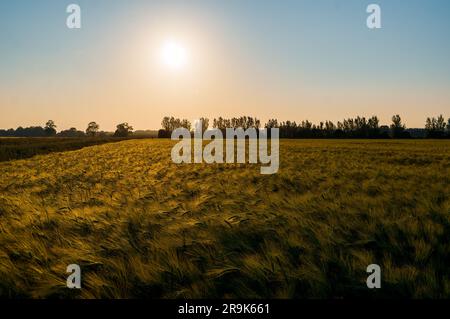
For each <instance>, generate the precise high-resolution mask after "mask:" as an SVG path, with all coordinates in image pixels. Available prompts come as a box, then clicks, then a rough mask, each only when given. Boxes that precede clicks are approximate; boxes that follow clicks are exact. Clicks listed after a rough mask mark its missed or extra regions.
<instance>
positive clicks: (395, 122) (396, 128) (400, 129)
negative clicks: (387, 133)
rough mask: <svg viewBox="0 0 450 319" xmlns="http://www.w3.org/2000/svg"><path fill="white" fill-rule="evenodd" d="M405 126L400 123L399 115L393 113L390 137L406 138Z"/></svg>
mask: <svg viewBox="0 0 450 319" xmlns="http://www.w3.org/2000/svg"><path fill="white" fill-rule="evenodd" d="M405 129H406V126H405V125H404V124H403V123H402V119H401V117H400V115H398V114H397V115H394V116H393V117H392V124H391V137H392V138H406V137H408V135H409V134H408V133H407V132H405Z"/></svg>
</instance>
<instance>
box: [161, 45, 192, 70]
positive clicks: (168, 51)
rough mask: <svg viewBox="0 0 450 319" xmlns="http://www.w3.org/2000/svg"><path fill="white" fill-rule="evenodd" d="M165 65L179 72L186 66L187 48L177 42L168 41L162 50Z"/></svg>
mask: <svg viewBox="0 0 450 319" xmlns="http://www.w3.org/2000/svg"><path fill="white" fill-rule="evenodd" d="M161 58H162V61H163V63H164V64H165V65H166V66H168V67H169V68H171V69H174V70H177V69H181V68H183V67H185V66H186V64H187V62H188V53H187V50H186V48H185V47H184V46H183V45H182V44H180V43H178V42H176V41H172V40H171V41H166V42H165V43H164V44H163V46H162V49H161Z"/></svg>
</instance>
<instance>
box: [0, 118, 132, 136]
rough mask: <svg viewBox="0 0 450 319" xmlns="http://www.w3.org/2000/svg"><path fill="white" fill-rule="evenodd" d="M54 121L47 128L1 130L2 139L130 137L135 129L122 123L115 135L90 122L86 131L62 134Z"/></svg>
mask: <svg viewBox="0 0 450 319" xmlns="http://www.w3.org/2000/svg"><path fill="white" fill-rule="evenodd" d="M56 128H57V126H56V124H55V122H54V121H53V120H49V121H47V123H45V126H43V127H42V126H31V127H25V128H24V127H21V126H20V127H18V128H17V129H9V130H1V129H0V136H1V137H108V136H114V137H128V136H130V135H131V134H133V127H132V126H131V125H129V124H128V123H120V124H118V125H117V126H116V131H115V132H114V133H109V132H104V131H100V125H98V124H97V123H96V122H90V123H89V124H88V126H87V128H86V130H85V131H79V130H78V129H76V128H75V127H72V128H70V129H68V130H63V131H60V132H57V131H56Z"/></svg>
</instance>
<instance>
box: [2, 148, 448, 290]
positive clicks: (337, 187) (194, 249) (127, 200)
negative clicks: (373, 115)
mask: <svg viewBox="0 0 450 319" xmlns="http://www.w3.org/2000/svg"><path fill="white" fill-rule="evenodd" d="M173 145H174V142H172V141H170V140H158V139H154V140H129V141H122V142H118V143H111V144H104V145H97V146H92V147H86V148H83V149H81V150H76V151H68V152H62V153H52V154H48V155H38V156H35V157H33V158H30V159H24V160H15V161H8V162H2V163H0V176H1V180H0V297H4V298H5V297H9V298H11V297H12V298H349V297H363V298H445V297H446V298H449V297H450V267H449V265H450V187H449V186H450V142H449V141H429V140H427V141H425V140H424V141H421V140H417V141H413V140H408V141H394V140H392V141H366V140H282V141H281V145H280V170H279V172H278V174H274V175H261V174H260V165H259V164H257V165H255V164H251V165H250V164H226V165H224V164H213V165H207V164H182V165H177V164H174V163H172V161H171V158H170V151H171V147H172V146H173ZM373 263H375V264H379V265H380V266H381V269H382V288H381V289H375V290H370V289H368V288H367V286H366V278H367V276H368V274H367V272H366V268H367V266H368V265H369V264H373ZM69 264H79V265H80V266H81V269H82V289H80V290H77V289H68V288H67V287H66V278H67V276H68V274H67V273H66V267H67V265H69Z"/></svg>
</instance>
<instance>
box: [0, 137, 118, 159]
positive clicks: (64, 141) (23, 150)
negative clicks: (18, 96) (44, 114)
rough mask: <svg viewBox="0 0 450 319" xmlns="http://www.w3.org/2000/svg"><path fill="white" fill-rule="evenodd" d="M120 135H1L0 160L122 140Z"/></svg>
mask: <svg viewBox="0 0 450 319" xmlns="http://www.w3.org/2000/svg"><path fill="white" fill-rule="evenodd" d="M124 139H125V138H118V137H95V138H91V137H88V138H87V137H75V138H74V137H68V138H67V137H56V138H55V137H0V162H3V161H10V160H16V159H23V158H29V157H33V156H35V155H42V154H49V153H53V152H63V151H72V150H77V149H80V148H83V147H86V146H93V145H99V144H105V143H112V142H118V141H122V140H124Z"/></svg>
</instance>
